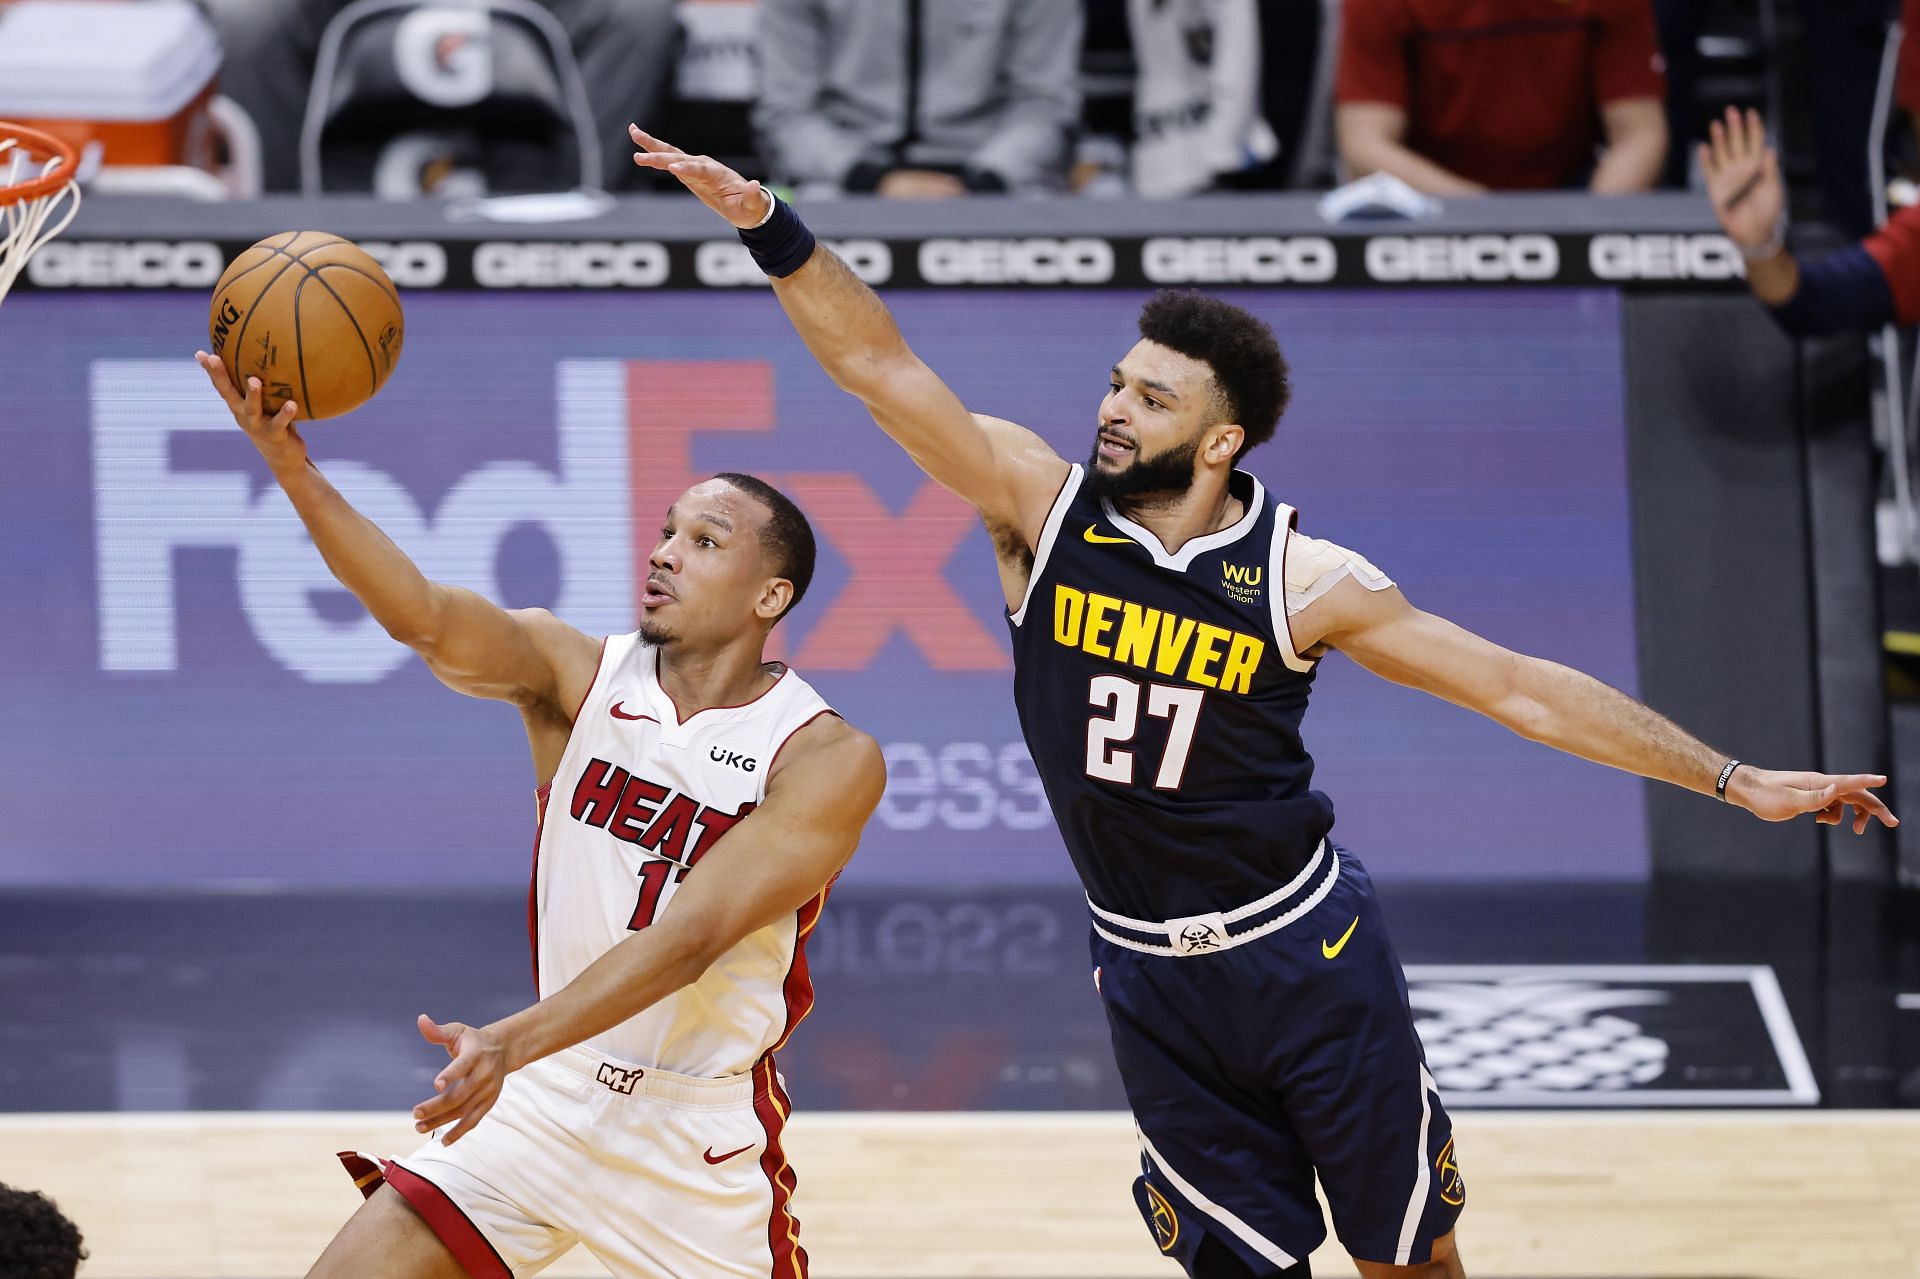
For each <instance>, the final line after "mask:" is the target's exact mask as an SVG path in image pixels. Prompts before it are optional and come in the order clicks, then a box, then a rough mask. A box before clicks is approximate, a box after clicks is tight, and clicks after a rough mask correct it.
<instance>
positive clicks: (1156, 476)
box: [1085, 430, 1206, 507]
mask: <svg viewBox="0 0 1920 1279" xmlns="http://www.w3.org/2000/svg"><path fill="white" fill-rule="evenodd" d="M1205 434H1206V432H1205V431H1204V430H1200V431H1195V432H1194V433H1193V438H1192V439H1190V440H1185V441H1182V442H1181V443H1179V444H1172V445H1169V446H1168V447H1166V448H1164V449H1162V450H1161V451H1160V452H1158V453H1155V454H1154V455H1153V456H1152V457H1146V456H1144V455H1143V454H1141V453H1140V452H1139V451H1138V447H1137V446H1136V448H1135V452H1134V455H1133V461H1131V462H1129V463H1127V464H1126V465H1125V466H1123V467H1120V468H1119V469H1118V470H1108V469H1103V468H1102V467H1101V465H1100V439H1099V437H1098V436H1095V437H1094V441H1093V453H1092V455H1091V456H1090V457H1088V459H1087V478H1086V480H1085V484H1086V486H1087V491H1088V492H1090V493H1092V494H1093V496H1095V497H1097V498H1099V499H1100V500H1101V501H1104V502H1111V503H1113V504H1114V505H1115V506H1122V507H1124V506H1128V505H1137V504H1139V503H1140V500H1141V499H1142V498H1151V497H1179V496H1180V495H1181V494H1183V493H1185V492H1186V491H1187V490H1188V489H1190V488H1192V487H1193V461H1194V459H1195V458H1197V457H1199V456H1200V439H1201V437H1202V436H1203V435H1205Z"/></svg>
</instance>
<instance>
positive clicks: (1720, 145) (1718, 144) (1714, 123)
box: [1707, 120, 1727, 164]
mask: <svg viewBox="0 0 1920 1279" xmlns="http://www.w3.org/2000/svg"><path fill="white" fill-rule="evenodd" d="M1707 149H1708V150H1710V151H1712V152H1713V158H1714V162H1715V163H1716V164H1723V163H1725V162H1726V159H1727V129H1726V126H1725V125H1723V124H1721V123H1720V122H1719V121H1718V120H1709V121H1708V122H1707Z"/></svg>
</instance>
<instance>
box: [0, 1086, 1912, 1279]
mask: <svg viewBox="0 0 1920 1279" xmlns="http://www.w3.org/2000/svg"><path fill="white" fill-rule="evenodd" d="M1457 1131H1458V1134H1459V1152H1460V1160H1461V1167H1462V1170H1463V1172H1464V1173H1465V1176H1466V1179H1467V1186H1468V1202H1467V1214H1466V1217H1465V1218H1464V1220H1463V1223H1462V1227H1461V1232H1460V1238H1461V1245H1462V1252H1463V1255H1464V1256H1465V1258H1466V1261H1467V1264H1468V1267H1469V1273H1470V1274H1472V1275H1473V1276H1475V1279H1520V1277H1522V1276H1525V1277H1527V1279H1549V1277H1561V1276H1569V1277H1570V1276H1582V1277H1587V1276H1592V1277H1595V1279H1600V1277H1606V1279H1888V1277H1892V1276H1898V1277H1900V1279H1920V1114H1912V1113H1889V1112H1862V1111H1848V1112H1799V1113H1764V1112H1760V1113H1756V1112H1746V1113H1707V1114H1703V1113H1700V1112H1687V1113H1678V1112H1667V1113H1648V1112H1639V1113H1634V1114H1595V1113H1591V1112H1588V1113H1583V1114H1566V1113H1547V1114H1496V1113H1486V1112H1481V1113H1473V1112H1468V1113H1466V1114H1463V1115H1460V1116H1458V1120H1457ZM413 1142H414V1139H413V1136H412V1133H411V1131H410V1130H409V1128H408V1127H407V1125H406V1123H405V1120H404V1117H403V1116H393V1115H370V1114H245V1115H220V1114H198V1115H119V1114H108V1115H7V1116H0V1182H6V1183H8V1184H12V1185H25V1186H32V1187H34V1188H36V1189H40V1190H44V1191H46V1192H47V1193H48V1194H50V1195H52V1196H53V1197H54V1198H55V1199H57V1200H58V1201H59V1203H60V1204H61V1206H62V1208H63V1209H64V1210H65V1211H66V1212H67V1213H68V1215H69V1216H71V1217H73V1218H74V1219H75V1220H76V1221H77V1222H78V1223H79V1224H80V1226H81V1229H82V1230H83V1231H84V1232H85V1234H86V1237H87V1241H88V1244H89V1247H90V1250H91V1252H92V1259H91V1260H90V1261H89V1262H87V1263H86V1264H85V1265H84V1266H83V1267H82V1269H81V1274H82V1275H83V1276H87V1277H88V1279H201V1277H205V1279H215V1277H219V1279H227V1277H235V1279H238V1277H243V1276H244V1277H246V1279H279V1277H280V1276H297V1275H300V1274H302V1273H303V1272H304V1270H305V1268H306V1265H307V1264H308V1263H309V1262H310V1261H311V1260H312V1258H313V1257H314V1256H315V1255H316V1254H317V1253H318V1252H319V1250H320V1248H321V1247H322V1245H323V1244H324V1243H325V1242H326V1240H327V1239H328V1237H329V1236H330V1235H331V1233H332V1232H333V1230H334V1229H335V1228H336V1227H337V1226H338V1224H339V1223H340V1222H341V1221H342V1220H344V1219H345V1217H346V1216H347V1214H348V1213H349V1212H351V1211H352V1209H353V1207H354V1205H355V1204H356V1203H357V1202H358V1199H359V1196H358V1194H357V1192H356V1191H354V1190H353V1188H352V1186H351V1185H349V1184H348V1182H347V1180H346V1178H345V1177H344V1176H343V1175H342V1174H341V1173H340V1171H339V1168H338V1165H337V1164H335V1162H334V1161H333V1158H332V1152H333V1151H334V1150H335V1149H347V1148H358V1149H362V1150H368V1151H375V1152H380V1153H397V1152H402V1151H405V1150H407V1149H409V1148H410V1147H411V1146H412V1145H413ZM789 1151H790V1153H791V1155H792V1157H793V1161H794V1166H795V1168H796V1169H797V1170H798V1172H799V1177H800V1194H799V1198H798V1200H797V1207H798V1210H799V1213H800V1217H801V1222H802V1226H803V1236H802V1237H803V1239H804V1241H805V1243H806V1245H807V1249H808V1251H809V1253H810V1254H811V1255H812V1257H813V1262H814V1264H813V1273H814V1274H815V1276H817V1279H958V1277H959V1276H971V1275H982V1276H1004V1277H1006V1279H1041V1277H1042V1276H1062V1277H1064V1276H1073V1277H1075V1279H1134V1277H1135V1276H1138V1277H1140V1279H1146V1277H1148V1276H1161V1277H1162V1279H1176V1277H1177V1274H1178V1272H1177V1271H1176V1270H1175V1269H1174V1267H1173V1266H1172V1265H1171V1264H1170V1263H1168V1262H1167V1261H1166V1260H1164V1259H1163V1258H1161V1257H1160V1256H1159V1255H1158V1254H1157V1252H1156V1251H1155V1249H1154V1247H1153V1246H1152V1244H1151V1242H1150V1240H1149V1237H1148V1235H1147V1232H1146V1230H1145V1228H1144V1227H1143V1226H1142V1225H1141V1223H1140V1220H1139V1218H1138V1217H1137V1216H1136V1215H1135V1214H1134V1211H1133V1208H1132V1205H1131V1200H1130V1197H1129V1196H1128V1193H1127V1185H1128V1182H1129V1180H1130V1178H1131V1177H1132V1175H1133V1170H1134V1167H1135V1161H1134V1146H1133V1138H1132V1130H1131V1127H1130V1126H1129V1123H1128V1120H1127V1118H1126V1116H1124V1115H1117V1114H1076V1115H1059V1114H1048V1115H1004V1114H982V1115H945V1114H936V1115H874V1114H815V1115H807V1114H804V1113H802V1114H799V1115H796V1116H795V1117H794V1120H793V1123H792V1126H791V1128H790V1129H789ZM1313 1261H1314V1273H1315V1275H1316V1276H1322V1277H1324V1276H1332V1275H1342V1274H1351V1273H1353V1272H1352V1270H1351V1268H1350V1267H1349V1266H1348V1265H1347V1264H1346V1263H1345V1260H1344V1254H1342V1253H1340V1252H1338V1250H1337V1248H1335V1247H1333V1246H1329V1247H1328V1248H1326V1249H1323V1250H1322V1251H1321V1252H1319V1253H1317V1254H1315V1256H1314V1258H1313ZM547 1273H548V1274H551V1275H557V1276H588V1275H603V1274H604V1273H605V1272H604V1271H602V1270H601V1269H600V1268H599V1267H598V1266H596V1265H595V1264H594V1263H593V1262H592V1260H591V1259H590V1258H588V1257H586V1256H585V1254H583V1253H575V1254H574V1255H573V1256H571V1257H569V1258H567V1259H566V1260H565V1261H563V1262H562V1263H561V1264H560V1265H558V1266H556V1267H554V1268H553V1269H551V1270H549V1271H547ZM684 1279H692V1277H684Z"/></svg>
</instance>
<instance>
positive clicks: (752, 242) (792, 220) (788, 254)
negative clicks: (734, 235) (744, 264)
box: [740, 191, 814, 280]
mask: <svg viewBox="0 0 1920 1279" xmlns="http://www.w3.org/2000/svg"><path fill="white" fill-rule="evenodd" d="M767 198H768V199H770V200H772V201H773V208H772V210H771V211H770V212H769V213H768V214H767V220H766V221H765V222H762V223H761V224H760V225H759V226H756V227H742V228H740V243H742V244H744V245H746V246H747V252H749V253H751V254H753V260H754V261H755V262H756V263H758V264H759V266H760V269H761V270H762V271H765V272H766V273H767V274H768V275H770V276H772V277H773V278H774V279H776V280H784V279H785V278H786V277H788V276H790V275H792V274H793V273H794V272H795V271H798V270H799V269H800V268H801V267H803V266H805V265H806V264H807V259H808V258H810V257H812V256H813V246H814V239H813V232H811V231H809V230H807V224H806V223H804V222H802V221H801V220H800V215H799V214H798V213H795V212H794V211H793V206H792V205H790V204H788V203H787V202H786V201H785V200H782V199H781V198H780V197H779V196H777V195H774V194H773V193H772V192H771V191H769V192H768V193H767Z"/></svg>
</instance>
